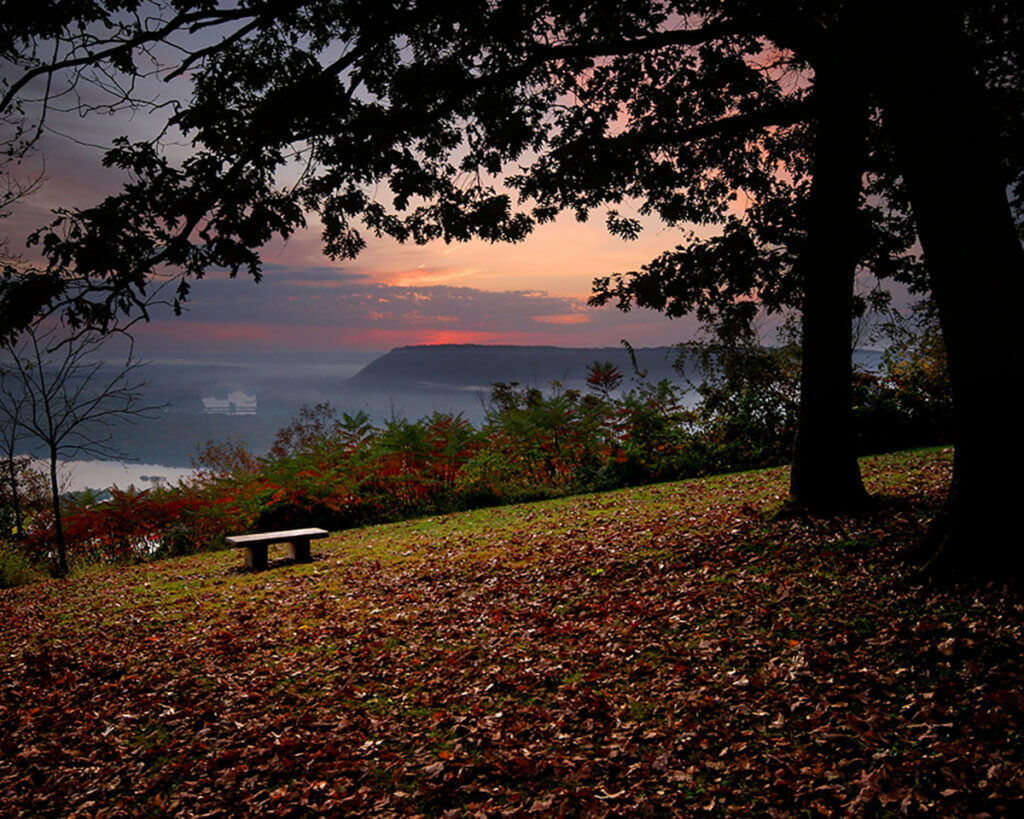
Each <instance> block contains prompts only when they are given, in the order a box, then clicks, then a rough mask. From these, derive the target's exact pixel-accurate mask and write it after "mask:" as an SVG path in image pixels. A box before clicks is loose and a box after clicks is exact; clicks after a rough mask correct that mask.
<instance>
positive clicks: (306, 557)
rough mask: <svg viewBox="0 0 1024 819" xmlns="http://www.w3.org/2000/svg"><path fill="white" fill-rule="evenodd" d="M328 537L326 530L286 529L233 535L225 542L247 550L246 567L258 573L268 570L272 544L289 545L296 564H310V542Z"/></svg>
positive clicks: (289, 550)
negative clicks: (268, 558) (268, 555)
mask: <svg viewBox="0 0 1024 819" xmlns="http://www.w3.org/2000/svg"><path fill="white" fill-rule="evenodd" d="M327 535H328V532H327V530H325V529H286V530H284V531H281V532H259V533H256V534H252V535H231V536H230V537H227V538H225V540H226V541H227V542H228V543H230V544H231V545H232V546H237V547H239V548H242V549H245V565H246V566H248V567H249V568H250V569H256V570H257V571H258V570H262V569H265V568H267V547H268V546H270V545H271V544H272V543H287V544H288V553H289V557H291V558H292V560H294V561H295V562H296V563H309V561H310V560H311V559H312V557H311V555H310V551H309V542H310V541H311V540H316V539H318V538H322V537H327Z"/></svg>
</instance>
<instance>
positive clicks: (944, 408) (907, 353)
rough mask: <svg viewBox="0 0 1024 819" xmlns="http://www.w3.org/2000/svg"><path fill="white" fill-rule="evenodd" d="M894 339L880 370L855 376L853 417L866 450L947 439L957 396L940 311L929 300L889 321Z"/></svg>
mask: <svg viewBox="0 0 1024 819" xmlns="http://www.w3.org/2000/svg"><path fill="white" fill-rule="evenodd" d="M885 332H886V335H887V337H888V338H889V339H890V341H891V342H892V343H891V344H890V345H889V346H888V348H887V349H886V351H885V353H884V354H883V356H882V367H881V371H880V373H878V374H877V375H875V374H872V373H858V374H856V375H855V378H854V416H855V419H856V424H857V431H858V447H859V450H860V452H861V453H862V454H868V453H875V452H890V451H893V450H897V449H907V448H911V447H919V446H927V445H933V444H943V443H948V442H949V441H950V440H951V435H952V429H953V395H952V389H951V386H950V381H949V370H948V369H947V366H946V349H945V344H944V342H943V340H942V331H941V329H940V327H939V323H938V316H937V314H936V313H935V310H934V307H933V306H932V305H931V304H930V303H929V302H922V303H920V304H918V305H916V306H915V308H914V309H913V311H912V312H911V314H910V316H909V318H896V319H894V320H893V321H891V322H890V323H888V324H887V325H886V328H885Z"/></svg>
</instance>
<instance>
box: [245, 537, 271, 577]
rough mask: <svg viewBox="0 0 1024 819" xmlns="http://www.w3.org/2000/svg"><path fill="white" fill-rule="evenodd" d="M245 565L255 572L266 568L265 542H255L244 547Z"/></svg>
mask: <svg viewBox="0 0 1024 819" xmlns="http://www.w3.org/2000/svg"><path fill="white" fill-rule="evenodd" d="M245 565H246V566H248V567H249V568H250V569H252V570H253V571H256V572H261V571H263V570H264V569H266V568H267V544H266V543H256V544H253V545H252V546H246V547H245Z"/></svg>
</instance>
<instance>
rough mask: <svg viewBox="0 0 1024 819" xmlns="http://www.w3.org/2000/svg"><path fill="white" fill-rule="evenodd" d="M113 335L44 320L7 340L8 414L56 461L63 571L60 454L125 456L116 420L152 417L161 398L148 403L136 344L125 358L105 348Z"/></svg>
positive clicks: (1, 377) (3, 389) (53, 484)
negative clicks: (105, 356) (114, 361)
mask: <svg viewBox="0 0 1024 819" xmlns="http://www.w3.org/2000/svg"><path fill="white" fill-rule="evenodd" d="M109 343H110V338H109V337H108V336H104V335H102V334H100V333H98V332H96V331H85V332H82V333H78V334H74V335H70V336H69V335H68V334H67V333H66V332H64V331H63V330H62V329H61V328H60V327H53V326H50V327H46V326H42V325H36V326H34V327H30V328H29V329H28V330H26V331H24V332H23V333H22V335H21V336H20V338H19V340H18V341H16V342H12V343H7V344H5V345H4V347H3V353H2V354H0V355H2V359H0V360H2V361H3V364H4V366H3V367H2V368H0V417H3V418H4V421H5V424H10V428H11V429H12V430H13V431H16V432H12V435H17V433H18V432H20V433H21V435H20V436H18V439H20V440H26V439H27V440H28V441H32V442H35V444H36V446H37V447H39V448H41V450H42V452H43V454H44V455H45V457H46V458H47V460H48V461H49V472H50V475H49V477H50V492H51V496H52V502H53V506H52V508H53V520H54V540H55V543H54V545H55V547H56V551H57V573H58V574H59V575H61V576H63V575H65V574H67V571H68V559H67V548H66V545H65V542H64V528H63V523H62V519H61V504H60V486H59V483H58V475H57V468H58V464H59V461H60V460H61V459H62V458H63V459H69V458H75V457H94V458H118V459H120V458H123V457H125V454H124V453H122V452H121V451H120V450H119V449H118V447H117V445H116V442H115V441H114V438H113V435H112V433H111V426H112V425H113V424H114V423H116V422H117V421H122V420H129V421H132V420H135V419H137V418H140V417H145V416H146V415H148V414H149V413H150V412H151V411H154V410H156V409H158V407H156V406H143V405H141V404H140V400H141V397H142V390H143V388H144V387H145V385H146V382H144V381H140V380H138V378H137V376H138V370H139V367H140V366H141V362H139V361H138V360H137V359H135V358H133V356H132V352H131V349H130V348H129V351H128V354H127V356H126V358H125V361H124V363H123V364H120V365H111V364H107V363H105V362H104V361H103V360H102V359H101V358H99V355H100V354H101V352H103V350H104V347H106V346H108V345H109Z"/></svg>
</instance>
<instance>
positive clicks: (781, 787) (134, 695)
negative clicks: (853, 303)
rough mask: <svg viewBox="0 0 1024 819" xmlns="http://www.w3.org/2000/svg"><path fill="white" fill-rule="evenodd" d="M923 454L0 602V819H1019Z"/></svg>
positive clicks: (518, 513) (936, 486) (1012, 734)
mask: <svg viewBox="0 0 1024 819" xmlns="http://www.w3.org/2000/svg"><path fill="white" fill-rule="evenodd" d="M949 466H950V454H949V452H948V451H945V452H935V451H933V452H916V453H907V454H901V455H894V456H885V457H879V458H871V459H867V460H865V461H864V462H863V469H864V473H865V480H866V482H867V484H868V485H869V487H870V488H871V490H872V491H873V492H874V493H876V494H878V496H879V502H878V508H877V510H876V511H875V512H874V513H872V514H866V515H862V516H858V517H846V518H836V519H832V520H827V521H815V520H805V519H801V518H795V517H787V516H784V515H778V514H776V513H777V512H778V511H779V509H780V505H779V504H780V499H781V498H782V497H783V496H784V493H785V485H786V478H787V474H786V471H785V470H778V469H776V470H768V471H763V472H751V473H744V474H738V475H732V476H724V477H718V478H712V479H707V480H701V481H687V482H681V483H675V484H661V485H655V486H650V487H646V488H642V489H636V490H628V491H619V492H614V493H608V494H600V495H589V496H580V497H575V498H569V499H564V500H559V501H550V502H545V503H538V504H529V505H521V506H514V507H506V508H501V509H492V510H482V511H475V512H469V513H464V514H459V515H449V516H444V517H438V518H431V519H425V520H419V521H412V522H407V523H401V524H392V525H386V526H378V527H370V528H366V529H361V530H350V531H347V532H342V533H338V534H335V535H333V536H332V537H331V538H329V539H328V540H325V541H319V542H317V543H316V544H315V545H314V553H315V557H316V560H315V562H314V563H312V564H310V565H305V566H295V565H286V564H284V562H283V561H278V562H279V564H284V565H278V566H277V567H276V568H273V569H271V570H270V571H268V572H264V573H258V574H253V573H248V572H245V571H242V570H241V569H240V564H241V558H240V556H239V554H238V553H237V552H233V551H229V552H221V553H215V554H205V555H198V556H194V557H190V558H182V559H176V560H168V561H164V562H161V563H154V564H149V565H141V566H137V567H133V568H123V569H116V570H115V569H111V570H97V571H95V572H94V573H90V574H87V575H85V576H82V577H79V578H77V579H73V580H68V581H63V582H57V581H53V582H46V583H42V584H38V585H35V586H30V587H25V588H21V589H16V590H9V591H4V592H0V622H3V624H4V627H3V630H2V631H0V743H2V746H3V747H2V756H0V760H2V761H0V800H2V802H3V804H4V806H5V812H6V813H8V814H10V815H56V814H71V813H78V812H80V813H83V814H90V815H91V814H96V813H99V812H103V811H109V812H110V814H111V815H121V814H123V813H131V814H142V813H150V814H156V815H162V814H173V815H195V814H200V813H202V814H204V815H212V816H216V815H227V814H239V813H248V814H283V815H295V816H298V815H305V814H312V815H315V814H338V813H345V814H350V815H351V814H355V815H364V814H366V815H369V814H373V815H406V814H417V813H422V814H427V815H431V816H442V815H444V816H460V815H482V816H498V815H517V814H520V813H521V814H530V815H534V814H535V815H542V816H543V815H557V814H568V815H575V814H579V813H583V814H586V815H596V816H604V815H609V816H611V815H615V816H634V815H644V814H647V815H669V814H676V815H694V816H717V815H727V814H729V815H732V814H736V815H743V816H749V815H759V816H760V815H775V816H789V815H794V814H797V815H807V816H811V815H871V816H878V815H903V814H908V815H933V816H942V815H944V816H967V815H993V816H997V815H1004V816H1005V815H1020V813H1021V811H1022V810H1024V801H1022V799H1021V793H1024V698H1022V695H1021V691H1022V683H1024V679H1022V676H1024V672H1022V668H1021V664H1020V657H1021V652H1022V649H1024V631H1022V621H1024V612H1022V609H1021V606H1020V599H1019V596H1016V595H1015V594H1013V593H1010V592H1007V591H1005V590H999V589H994V588H988V589H983V590H980V591H972V592H971V593H970V594H964V593H963V592H962V591H956V590H954V591H941V590H935V589H931V588H927V587H923V586H920V585H917V584H916V583H915V582H914V581H913V580H912V579H911V578H910V577H909V575H908V572H907V570H906V567H905V565H904V563H903V562H902V561H901V560H900V552H901V550H903V549H904V548H905V547H907V546H908V545H909V544H911V543H913V542H915V540H916V539H917V538H918V537H919V536H920V535H921V532H922V528H923V526H924V524H925V521H926V519H927V517H928V516H929V515H930V514H931V513H932V512H933V511H934V509H935V507H936V506H937V504H938V503H939V502H940V500H941V497H942V494H943V491H944V489H945V485H946V481H947V480H948V474H949Z"/></svg>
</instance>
